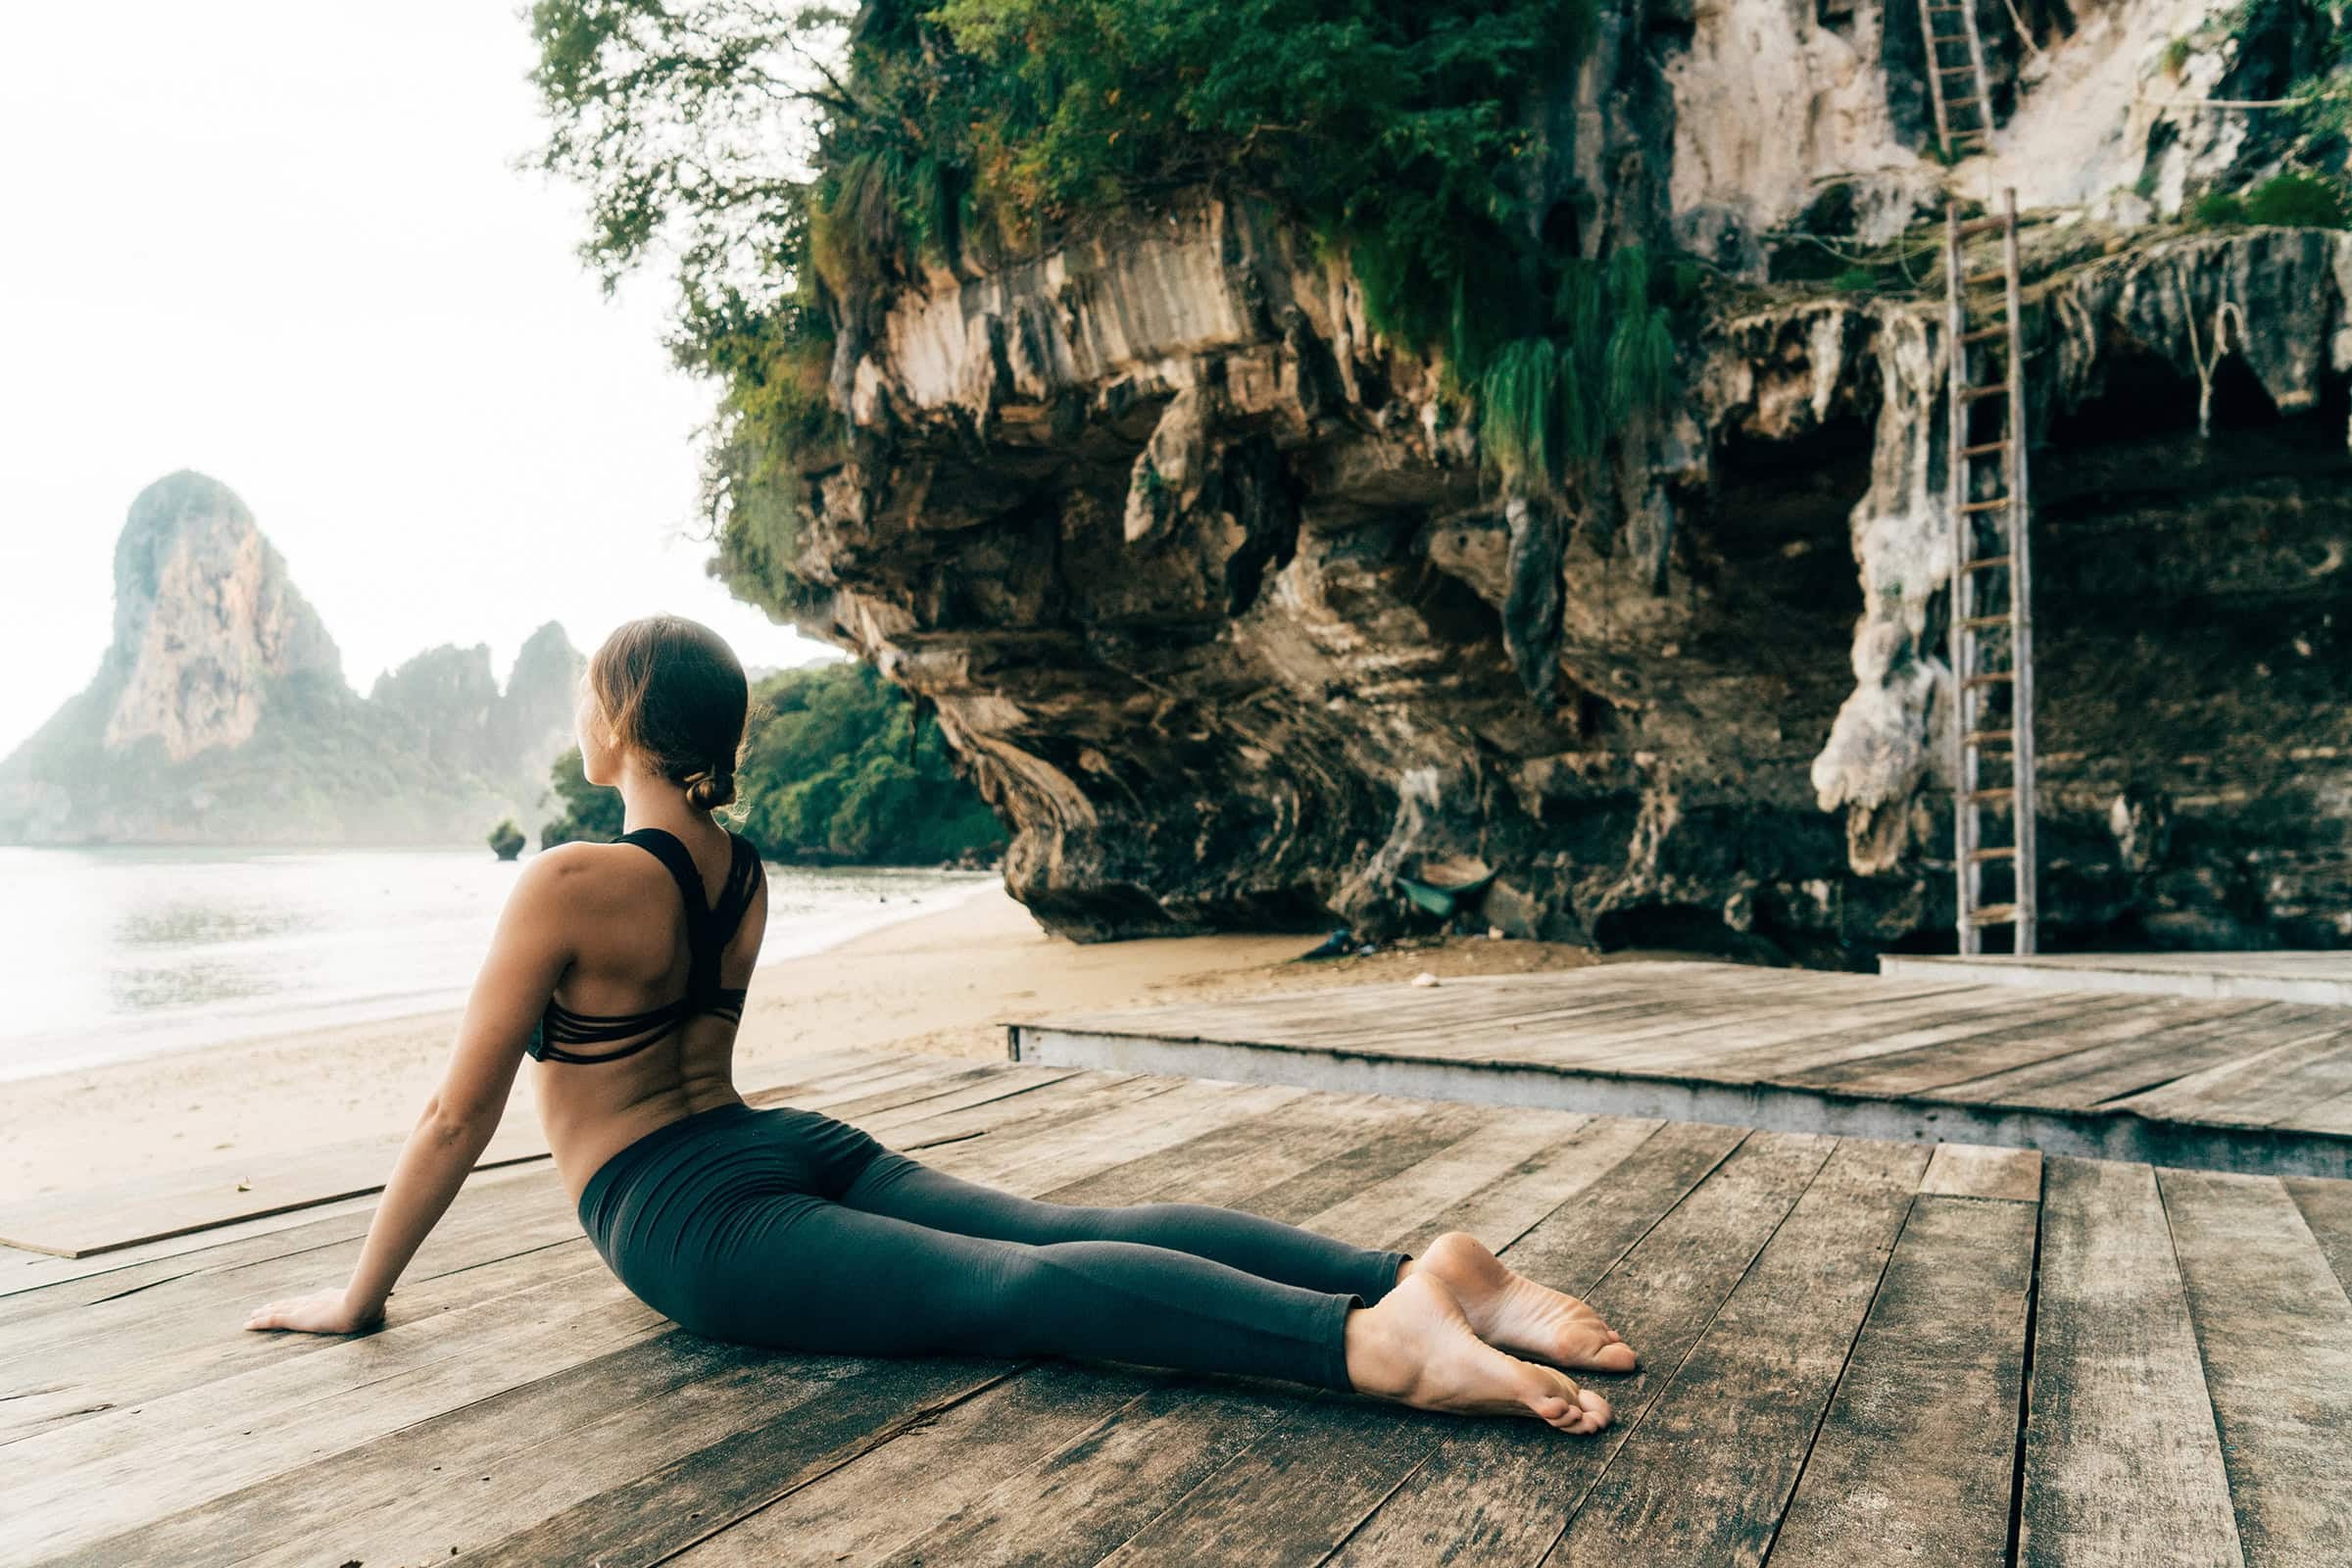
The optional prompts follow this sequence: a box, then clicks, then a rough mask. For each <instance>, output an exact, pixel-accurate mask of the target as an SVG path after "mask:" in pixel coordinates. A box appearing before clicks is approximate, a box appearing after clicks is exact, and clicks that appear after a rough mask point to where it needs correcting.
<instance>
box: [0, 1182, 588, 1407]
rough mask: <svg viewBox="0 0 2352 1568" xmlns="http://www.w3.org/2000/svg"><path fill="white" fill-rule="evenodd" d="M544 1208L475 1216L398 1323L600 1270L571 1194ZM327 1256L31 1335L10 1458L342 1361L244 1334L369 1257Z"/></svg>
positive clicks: (178, 1289)
mask: <svg viewBox="0 0 2352 1568" xmlns="http://www.w3.org/2000/svg"><path fill="white" fill-rule="evenodd" d="M544 1196H546V1197H548V1198H550V1199H552V1200H553V1201H551V1202H549V1203H547V1204H546V1205H544V1206H545V1212H544V1213H542V1212H540V1211H539V1209H540V1205H537V1204H532V1205H528V1206H522V1205H515V1204H497V1205H490V1204H483V1205H476V1212H475V1213H473V1214H469V1215H467V1216H466V1221H467V1222H466V1223H465V1224H463V1225H454V1224H453V1225H452V1226H451V1227H450V1229H451V1232H452V1234H451V1235H449V1236H448V1237H446V1238H443V1237H440V1236H435V1237H432V1238H429V1239H428V1247H427V1249H425V1250H420V1252H419V1255H418V1257H417V1260H416V1262H415V1263H414V1264H412V1266H411V1268H410V1270H409V1271H408V1273H407V1274H406V1275H405V1276H404V1277H403V1279H402V1282H401V1287H400V1290H399V1291H398V1292H397V1293H396V1295H395V1298H394V1299H395V1302H396V1303H397V1304H396V1306H395V1307H394V1308H393V1312H392V1316H393V1321H395V1322H399V1323H417V1322H421V1321H423V1320H425V1319H428V1318H432V1317H436V1316H439V1315H441V1314H444V1313H448V1312H453V1311H460V1310H463V1309H464V1308H466V1307H468V1306H472V1305H475V1304H477V1303H479V1302H481V1301H484V1300H488V1299H494V1298H496V1297H499V1296H502V1295H505V1294H507V1293H509V1292H511V1291H513V1290H515V1289H518V1288H520V1284H521V1283H527V1282H528V1281H530V1280H533V1279H537V1278H543V1277H546V1276H547V1275H548V1273H549V1272H550V1271H551V1270H576V1269H577V1268H578V1267H580V1266H582V1265H583V1263H586V1264H598V1260H597V1258H596V1257H595V1254H594V1253H593V1251H592V1250H590V1249H589V1247H588V1244H587V1242H586V1241H585V1240H583V1239H582V1238H581V1236H580V1229H579V1222H578V1221H577V1220H576V1219H574V1218H573V1217H572V1216H571V1214H570V1213H569V1211H568V1209H567V1207H566V1206H565V1205H564V1202H563V1194H562V1193H561V1192H548V1193H546V1194H545V1195H544ZM493 1216H495V1217H493ZM358 1251H359V1244H358V1243H357V1242H347V1243H343V1244H339V1245H338V1246H337V1247H335V1248H332V1249H326V1250H325V1252H326V1253H327V1256H325V1257H322V1256H320V1255H318V1254H315V1253H308V1252H305V1253H296V1254H293V1255H292V1256H288V1257H280V1258H273V1259H270V1261H268V1262H266V1263H262V1264H257V1265H255V1266H253V1267H251V1268H246V1269H239V1270H235V1271H230V1272H222V1273H210V1274H205V1275H200V1276H196V1277H192V1278H188V1279H183V1280H179V1281H175V1282H173V1283H172V1284H171V1285H167V1286H164V1287H160V1288H158V1289H157V1290H153V1291H145V1292H140V1293H138V1294H136V1295H133V1296H130V1297H124V1298H118V1299H114V1300H111V1301H106V1302H102V1303H99V1304H97V1305H94V1306H91V1307H86V1308H84V1309H82V1310H81V1311H78V1312H71V1313H53V1314H51V1315H49V1316H47V1317H42V1318H36V1319H33V1320H32V1321H31V1322H30V1323H28V1324H25V1325H21V1326H20V1327H18V1328H17V1329H15V1330H13V1331H11V1332H10V1333H9V1334H8V1335H7V1336H6V1338H5V1342H4V1346H5V1351H6V1361H5V1363H4V1366H5V1370H0V1445H8V1444H14V1443H17V1442H19V1441H20V1440H22V1439H25V1438H26V1437H28V1436H30V1435H32V1434H33V1433H36V1432H43V1431H49V1430H53V1429H55V1428H58V1427H62V1426H66V1425H70V1424H72V1423H73V1422H77V1421H82V1420H87V1419H90V1418H92V1417H95V1416H98V1415H101V1414H103V1413H105V1412H107V1411H110V1410H117V1409H122V1408H123V1407H126V1406H130V1405H136V1404H141V1403H145V1402H148V1401H151V1400H157V1399H161V1398H164V1397H166V1396H169V1395H172V1394H176V1393H179V1392H180V1391H183V1390H187V1389H191V1388H195V1387H198V1386H200V1385H203V1384H207V1383H213V1382H217V1381H219V1380H221V1379H222V1378H228V1377H233V1376H236V1375H238V1374H239V1373H241V1372H244V1371H249V1370H252V1369H255V1368H260V1367H265V1366H278V1365H283V1364H284V1363H286V1362H287V1361H289V1360H290V1359H294V1358H299V1357H301V1356H305V1355H311V1354H318V1353H322V1352H323V1351H325V1350H327V1349H330V1348H333V1346H335V1345H336V1344H337V1343H338V1342H337V1341H335V1340H331V1339H322V1338H319V1337H317V1336H308V1335H305V1336H284V1335H264V1334H249V1333H246V1332H244V1331H243V1325H244V1316H245V1313H246V1311H248V1310H250V1309H251V1308H253V1307H255V1306H258V1305H260V1304H261V1303H262V1302H263V1301H265V1300H269V1299H271V1298H272V1297H273V1296H281V1295H286V1294H290V1293H296V1292H304V1291H310V1290H317V1289H319V1288H320V1287H321V1286H323V1285H331V1284H334V1283H336V1282H338V1281H339V1280H340V1279H341V1278H343V1277H344V1276H345V1275H346V1274H347V1273H348V1272H349V1269H350V1267H351V1263H352V1260H353V1259H354V1258H356V1257H357V1255H358ZM330 1257H331V1258H332V1259H333V1260H332V1261H329V1260H328V1259H329V1258H330ZM598 1266H601V1264H598Z"/></svg>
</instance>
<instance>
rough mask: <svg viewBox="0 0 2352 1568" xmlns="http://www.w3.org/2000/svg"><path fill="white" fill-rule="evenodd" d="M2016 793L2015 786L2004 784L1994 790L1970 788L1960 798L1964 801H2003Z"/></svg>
mask: <svg viewBox="0 0 2352 1568" xmlns="http://www.w3.org/2000/svg"><path fill="white" fill-rule="evenodd" d="M2016 793H2017V790H2016V787H2015V786H2013V785H2008V784H2004V785H2002V786H2001V787H2000V788H1999V789H1994V790H1970V791H1969V792H1968V793H1967V794H1966V795H1963V796H1962V797H1960V798H1961V799H1962V800H1964V801H2005V800H2008V799H2009V798H2010V797H2011V796H2013V795H2015V794H2016Z"/></svg>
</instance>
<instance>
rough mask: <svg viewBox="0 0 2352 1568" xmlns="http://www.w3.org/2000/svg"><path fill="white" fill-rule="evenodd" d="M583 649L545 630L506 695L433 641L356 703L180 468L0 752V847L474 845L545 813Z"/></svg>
mask: <svg viewBox="0 0 2352 1568" xmlns="http://www.w3.org/2000/svg"><path fill="white" fill-rule="evenodd" d="M583 663H584V661H583V659H582V657H581V655H580V653H579V651H578V650H576V649H575V648H573V647H572V645H571V641H570V639H569V638H568V637H566V636H565V635H564V628H563V627H562V626H561V625H559V624H557V623H556V622H554V621H549V622H548V623H547V624H546V625H544V626H541V627H540V628H539V629H538V630H537V631H535V632H533V633H532V634H531V636H530V638H529V639H528V640H527V641H526V642H524V644H523V645H522V649H521V652H520V653H519V654H518V655H517V656H516V658H515V668H514V670H513V672H512V673H511V674H510V676H509V678H508V681H507V685H506V689H505V690H504V691H501V690H500V689H499V685H498V681H497V678H496V677H495V676H494V675H493V674H492V673H491V669H490V650H489V647H488V645H486V644H480V643H477V644H475V645H474V646H473V647H470V648H460V647H457V646H455V645H444V646H442V647H438V648H431V649H427V650H426V651H424V652H423V653H420V654H418V655H417V656H416V657H415V658H413V659H411V660H409V661H408V662H405V663H403V664H402V665H400V667H398V668H397V669H393V670H389V671H387V672H386V673H384V674H383V675H381V676H379V677H378V678H377V680H376V682H375V685H374V687H373V689H372V690H371V691H370V692H369V693H368V695H367V696H366V697H362V696H360V695H359V694H358V693H356V692H354V691H353V690H352V689H351V687H350V686H349V685H347V684H346V683H345V681H344V678H343V667H342V660H341V657H340V655H339V654H338V653H337V651H336V648H335V642H334V639H333V638H332V637H331V636H329V635H328V633H327V630H326V626H325V624H324V623H323V622H322V621H321V620H320V619H319V613H318V612H317V611H315V610H314V609H312V608H311V606H310V604H309V602H308V601H306V600H305V599H304V598H303V596H302V594H301V592H300V590H298V589H297V588H296V587H295V586H294V583H293V581H292V580H291V578H290V577H289V576H288V575H287V571H286V564H285V561H284V559H283V558H282V557H280V556H279V555H278V553H277V551H276V549H275V548H274V547H272V546H271V545H270V541H269V540H268V539H267V538H266V537H264V535H263V534H262V531H261V529H260V528H259V527H257V526H256V525H255V523H254V518H253V514H252V513H251V512H250V511H249V510H248V509H247V508H246V506H245V504H244V502H242V501H240V500H239V499H238V498H237V496H236V494H235V492H233V491H231V490H230V489H229V488H228V487H227V486H226V485H224V484H222V483H221V482H220V481H219V480H217V479H213V478H210V477H208V476H206V475H204V474H201V473H196V472H193V471H189V470H186V469H183V470H181V471H179V472H177V473H173V474H170V475H168V476H166V477H165V478H162V479H158V480H157V481H156V482H155V483H153V484H151V485H149V486H148V487H147V488H146V489H144V490H142V491H140V492H139V494H138V497H137V498H136V499H135V500H133V501H132V502H131V504H130V514H129V516H128V518H127V519H126V520H125V521H124V523H123V533H122V537H121V538H120V539H119V540H118V541H117V542H116V545H115V630H114V641H113V644H112V646H110V647H109V648H108V650H107V652H106V657H105V659H104V660H103V661H102V662H100V664H99V666H98V671H97V673H96V675H94V676H93V677H92V678H91V680H90V683H89V685H88V686H87V687H85V688H84V689H83V690H82V692H81V693H80V694H79V695H78V696H76V697H73V698H72V699H70V700H69V701H68V702H67V703H66V704H65V705H64V706H63V707H61V708H60V709H59V710H58V711H57V712H56V713H54V714H53V715H51V717H50V719H49V721H48V722H47V723H45V724H43V725H42V726H41V727H40V728H39V729H38V730H36V731H34V733H33V734H32V736H31V738H30V739H28V740H26V741H25V744H24V745H22V746H20V747H18V748H17V750H16V751H15V752H14V753H12V754H11V755H10V756H9V757H8V758H7V759H6V760H0V843H18V844H108V843H115V844H172V843H205V844H401V845H419V844H450V845H460V844H466V845H479V844H480V843H481V842H482V833H483V830H484V828H485V826H486V825H487V824H489V823H491V822H495V821H498V820H499V819H501V818H502V817H510V816H511V817H513V818H515V821H516V822H517V823H518V824H520V825H521V826H522V827H523V828H525V829H526V830H535V829H536V827H537V825H538V823H539V822H540V821H541V820H542V819H543V818H545V817H546V816H547V815H548V814H549V813H550V811H551V809H554V803H553V802H552V801H549V800H548V799H547V786H548V769H549V766H550V764H551V763H553V761H554V760H556V758H557V757H559V756H560V755H562V753H563V752H564V749H565V748H566V747H568V746H569V745H570V744H571V705H572V693H573V683H574V681H575V680H576V678H577V676H578V673H579V671H580V669H581V667H582V666H583Z"/></svg>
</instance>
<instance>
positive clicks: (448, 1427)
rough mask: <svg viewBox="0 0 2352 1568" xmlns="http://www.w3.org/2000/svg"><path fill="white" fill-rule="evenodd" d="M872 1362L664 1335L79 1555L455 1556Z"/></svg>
mask: <svg viewBox="0 0 2352 1568" xmlns="http://www.w3.org/2000/svg"><path fill="white" fill-rule="evenodd" d="M868 1366H869V1363H866V1362H862V1361H858V1360H855V1359H852V1358H849V1357H840V1356H788V1355H776V1356H767V1355H758V1354H753V1355H747V1354H746V1353H745V1352H743V1351H742V1350H740V1349H738V1348H735V1347H733V1346H727V1345H721V1344H718V1343H717V1342H715V1341H711V1340H703V1339H698V1338H696V1337H695V1336H693V1335H690V1334H680V1333H675V1332H671V1333H663V1334H657V1335H653V1336H650V1337H648V1338H646V1339H644V1340H640V1341H638V1342H637V1343H635V1344H632V1345H629V1346H628V1347H626V1348H622V1349H619V1350H616V1351H613V1352H612V1353H609V1354H605V1355H600V1356H598V1357H596V1358H594V1359H593V1360H589V1361H586V1362H583V1363H581V1364H580V1365H578V1366H575V1367H571V1368H569V1369H566V1370H564V1371H561V1372H558V1373H556V1374H554V1375H553V1376H550V1377H546V1378H541V1379H538V1380H536V1381H534V1382H529V1383H525V1384H521V1385H519V1386H517V1387H516V1388H515V1389H513V1390H511V1391H509V1392H507V1393H505V1394H502V1395H498V1396H495V1397H491V1398H489V1399H484V1400H478V1401H474V1402H471V1403H466V1404H462V1405H459V1406H457V1407H456V1408H454V1409H450V1410H445V1411H442V1412H439V1413H436V1414H434V1415H432V1416H430V1417H428V1418H427V1419H425V1420H423V1421H420V1422H417V1424H415V1425H412V1426H408V1427H404V1428H402V1429H401V1430H399V1431H397V1432H392V1433H389V1434H386V1435H385V1436H384V1437H382V1438H379V1439H377V1440H375V1441H373V1442H370V1443H368V1444H365V1445H363V1446H355V1447H350V1448H346V1449H343V1450H342V1451H340V1452H337V1453H334V1454H331V1455H329V1456H327V1457H324V1458H321V1459H319V1461H318V1462H316V1463H313V1464H308V1465H304V1466H301V1467H299V1468H296V1469H293V1470H288V1471H283V1472H280V1473H278V1474H276V1475H272V1476H270V1477H269V1478H267V1479H265V1480H262V1481H258V1482H255V1483H253V1484H251V1485H249V1486H246V1487H243V1488H241V1489H239V1490H237V1491H235V1492H232V1493H229V1494H227V1495H223V1496H221V1497H218V1498H213V1499H209V1500H207V1501H204V1502H200V1503H198V1504H196V1505H194V1506H191V1507H187V1508H183V1509H181V1510H179V1511H177V1512H175V1513H172V1514H170V1515H167V1516H165V1517H163V1518H160V1519H157V1520H155V1521H153V1522H152V1523H149V1524H147V1525H144V1526H142V1527H141V1528H139V1529H136V1530H133V1531H128V1532H125V1533H123V1534H120V1535H116V1536H113V1537H110V1538H108V1539H106V1540H103V1541H99V1542H96V1543H93V1544H91V1545H89V1546H88V1547H86V1548H84V1549H83V1550H82V1551H79V1552H77V1553H75V1554H74V1555H73V1557H71V1558H69V1559H68V1561H69V1562H72V1563H74V1564H77V1565H87V1568H99V1565H112V1564H120V1563H171V1564H173V1565H174V1568H221V1565H225V1564H229V1563H236V1564H240V1565H244V1568H302V1565H307V1564H314V1563H317V1562H319V1561H320V1560H321V1557H322V1555H323V1557H324V1560H326V1561H329V1562H338V1563H339V1562H347V1561H353V1560H357V1561H361V1562H384V1561H391V1562H412V1563H414V1562H423V1561H428V1560H434V1559H441V1560H446V1559H447V1558H448V1557H450V1556H451V1555H453V1554H455V1552H457V1551H461V1550H463V1549H464V1548H466V1547H468V1546H472V1545H475V1544H481V1543H484V1542H492V1541H496V1540H498V1539H499V1538H500V1537H502V1536H505V1535H508V1534H511V1533H512V1532H514V1531H515V1530H516V1529H518V1528H527V1527H529V1526H530V1525H532V1524H535V1523H537V1522H539V1521H542V1520H544V1519H546V1518H548V1517H549V1516H550V1515H552V1514H555V1513H557V1512H560V1511H561V1510H563V1509H564V1508H566V1507H568V1506H570V1505H572V1504H574V1503H576V1502H578V1501H579V1500H580V1499H582V1498H584V1497H591V1496H594V1495H598V1494H599V1493H602V1492H605V1491H607V1490H609V1489H610V1488H613V1487H614V1486H619V1485H623V1484H625V1483H627V1482H629V1481H631V1480H634V1479H636V1478H637V1477H640V1476H642V1475H645V1474H646V1473H648V1472H649V1471H651V1470H654V1469H657V1468H659V1467H660V1466H662V1465H663V1464H665V1463H667V1462H669V1461H671V1460H673V1459H675V1458H677V1457H679V1456H680V1455H683V1454H687V1453H692V1452H694V1451H696V1450H698V1449H700V1448H703V1447H707V1446H710V1445H711V1444H713V1443H717V1442H720V1441H723V1440H724V1439H726V1438H727V1437H729V1436H731V1435H733V1434H735V1433H737V1432H740V1431H742V1430H743V1429H744V1428H745V1427H746V1426H747V1425H749V1424H750V1423H751V1422H752V1421H754V1420H756V1419H760V1418H763V1417H764V1418H765V1419H769V1420H778V1421H789V1420H790V1419H792V1416H793V1414H794V1412H796V1411H797V1410H798V1409H800V1408H801V1407H803V1406H805V1405H807V1404H808V1403H809V1401H810V1400H813V1399H816V1398H819V1397H823V1396H825V1395H827V1394H829V1393H831V1392H832V1391H833V1390H835V1389H837V1388H839V1387H840V1386H841V1384H842V1383H843V1382H844V1381H845V1380H855V1379H856V1378H858V1377H859V1376H860V1375H862V1373H863V1372H864V1371H865V1370H867V1369H868ZM554 1560H569V1559H564V1558H558V1559H554Z"/></svg>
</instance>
